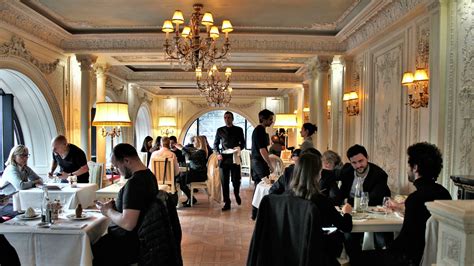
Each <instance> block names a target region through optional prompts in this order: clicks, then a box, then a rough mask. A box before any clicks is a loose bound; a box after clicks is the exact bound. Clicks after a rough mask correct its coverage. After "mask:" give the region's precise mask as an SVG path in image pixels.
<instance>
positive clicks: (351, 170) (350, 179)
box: [339, 144, 393, 260]
mask: <svg viewBox="0 0 474 266" xmlns="http://www.w3.org/2000/svg"><path fill="white" fill-rule="evenodd" d="M347 158H348V159H349V161H350V164H349V163H348V164H345V165H344V166H343V167H342V170H341V174H340V177H339V179H340V180H341V194H342V198H343V199H348V201H347V202H349V203H350V204H353V202H354V194H355V184H356V182H357V179H356V178H355V177H356V176H357V178H360V179H361V182H362V188H363V192H368V194H369V206H376V205H382V202H383V198H384V197H390V195H391V193H390V189H389V187H388V185H387V180H388V175H387V173H386V172H385V171H384V170H383V169H382V168H380V167H379V166H377V165H376V164H373V163H370V162H369V161H368V158H369V156H368V154H367V150H366V149H365V148H364V147H363V146H361V145H358V144H356V145H354V146H352V147H350V148H349V149H348V150H347ZM345 238H346V241H345V247H346V251H347V254H348V255H349V257H350V258H351V260H353V259H354V258H355V259H356V260H357V257H358V256H360V253H361V251H362V238H363V234H362V233H352V234H346V235H345ZM374 238H375V247H376V248H377V249H382V248H385V247H386V245H387V244H388V243H390V241H391V240H393V233H375V234H374Z"/></svg>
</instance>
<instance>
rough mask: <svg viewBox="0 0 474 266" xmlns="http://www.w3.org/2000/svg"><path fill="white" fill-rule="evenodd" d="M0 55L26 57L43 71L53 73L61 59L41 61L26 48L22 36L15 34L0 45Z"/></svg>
mask: <svg viewBox="0 0 474 266" xmlns="http://www.w3.org/2000/svg"><path fill="white" fill-rule="evenodd" d="M0 56H16V57H20V58H23V59H25V60H26V61H28V62H30V63H31V64H33V65H35V66H36V67H37V68H38V69H39V70H40V71H41V72H43V73H45V74H51V73H53V72H54V71H55V70H56V67H57V66H58V64H59V59H56V60H55V61H54V62H52V63H41V62H40V61H39V60H38V59H37V58H36V57H34V56H33V55H32V54H31V52H30V51H29V50H28V49H26V46H25V42H24V41H23V39H22V38H20V37H18V36H16V35H13V36H12V38H11V41H10V42H5V43H3V44H2V45H1V46H0Z"/></svg>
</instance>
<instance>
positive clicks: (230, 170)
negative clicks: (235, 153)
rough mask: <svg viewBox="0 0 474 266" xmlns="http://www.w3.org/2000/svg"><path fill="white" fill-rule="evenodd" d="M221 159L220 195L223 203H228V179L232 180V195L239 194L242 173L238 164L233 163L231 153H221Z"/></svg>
mask: <svg viewBox="0 0 474 266" xmlns="http://www.w3.org/2000/svg"><path fill="white" fill-rule="evenodd" d="M222 156H223V158H222V161H220V162H219V176H220V178H221V184H222V196H223V198H224V203H225V204H230V196H229V193H230V192H229V191H230V190H229V181H231V180H232V186H233V187H234V195H236V196H239V195H240V180H241V179H242V174H241V172H240V165H238V164H234V163H233V158H232V155H230V157H229V155H225V154H224V155H222Z"/></svg>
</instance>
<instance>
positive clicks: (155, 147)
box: [150, 136, 161, 153]
mask: <svg viewBox="0 0 474 266" xmlns="http://www.w3.org/2000/svg"><path fill="white" fill-rule="evenodd" d="M160 148H161V136H158V137H156V139H155V144H153V147H151V149H150V152H151V153H153V152H154V151H157V150H159V149H160Z"/></svg>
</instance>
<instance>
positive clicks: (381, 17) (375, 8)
mask: <svg viewBox="0 0 474 266" xmlns="http://www.w3.org/2000/svg"><path fill="white" fill-rule="evenodd" d="M427 2H428V0H397V1H391V0H385V1H374V2H373V4H372V5H371V6H370V7H369V8H366V10H365V12H364V13H361V14H359V15H358V16H357V17H356V18H355V19H354V20H353V21H354V22H353V23H351V24H349V25H347V26H346V27H345V28H344V29H342V30H341V31H340V32H339V33H338V34H337V36H336V37H337V38H338V39H339V40H341V41H347V50H351V49H352V48H355V47H357V46H358V45H360V44H362V43H363V42H365V41H367V40H369V39H370V38H371V37H372V36H374V35H376V34H377V33H379V32H381V31H383V30H385V29H386V28H387V27H389V26H390V25H391V24H393V23H394V22H396V21H398V20H400V18H402V17H405V16H406V15H407V14H409V13H410V12H412V11H413V10H414V9H416V8H418V7H420V6H421V5H422V4H425V3H427Z"/></svg>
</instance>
